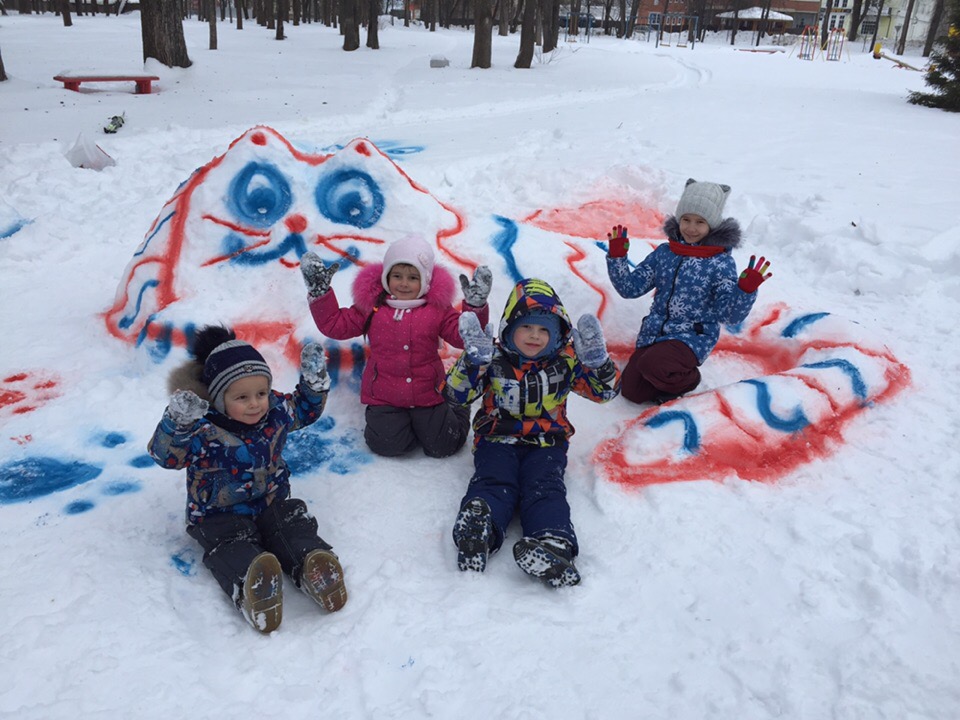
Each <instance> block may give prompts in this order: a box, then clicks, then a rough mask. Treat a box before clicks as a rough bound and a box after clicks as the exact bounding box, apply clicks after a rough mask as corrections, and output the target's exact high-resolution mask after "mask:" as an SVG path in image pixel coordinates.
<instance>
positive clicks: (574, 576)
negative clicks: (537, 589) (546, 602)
mask: <svg viewBox="0 0 960 720" xmlns="http://www.w3.org/2000/svg"><path fill="white" fill-rule="evenodd" d="M513 559H514V560H516V561H517V565H519V566H520V569H521V570H523V571H524V572H525V573H527V574H528V575H532V576H533V577H535V578H539V579H540V580H542V581H543V582H544V583H546V584H547V585H549V586H550V587H553V588H560V587H567V586H570V585H576V584H578V583H579V582H580V573H579V572H578V571H577V568H576V567H574V564H573V545H572V544H571V543H570V541H569V540H565V539H563V538H558V537H554V536H552V535H545V536H543V537H540V538H534V537H525V538H522V539H521V540H518V541H517V543H516V545H514V546H513Z"/></svg>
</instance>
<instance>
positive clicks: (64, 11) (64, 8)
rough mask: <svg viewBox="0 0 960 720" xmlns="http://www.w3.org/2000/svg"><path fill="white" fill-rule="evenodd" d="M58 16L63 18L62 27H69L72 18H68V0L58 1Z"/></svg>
mask: <svg viewBox="0 0 960 720" xmlns="http://www.w3.org/2000/svg"><path fill="white" fill-rule="evenodd" d="M60 14H61V15H62V16H63V26H64V27H71V26H72V25H73V18H71V17H70V0H60Z"/></svg>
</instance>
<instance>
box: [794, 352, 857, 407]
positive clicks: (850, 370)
mask: <svg viewBox="0 0 960 720" xmlns="http://www.w3.org/2000/svg"><path fill="white" fill-rule="evenodd" d="M800 367H805V368H813V369H814V370H819V369H822V368H837V369H838V370H840V371H842V372H843V374H844V375H846V376H847V377H849V378H850V385H851V386H852V387H851V389H852V390H853V394H854V395H856V396H857V397H858V398H859V399H860V400H861V401H864V400H866V399H867V384H866V383H865V382H864V381H863V375H862V374H861V373H860V370H859V369H858V368H857V366H856V365H854V364H853V363H852V362H850V361H849V360H840V359H836V360H823V361H821V362H815V363H807V364H805V365H801V366H800Z"/></svg>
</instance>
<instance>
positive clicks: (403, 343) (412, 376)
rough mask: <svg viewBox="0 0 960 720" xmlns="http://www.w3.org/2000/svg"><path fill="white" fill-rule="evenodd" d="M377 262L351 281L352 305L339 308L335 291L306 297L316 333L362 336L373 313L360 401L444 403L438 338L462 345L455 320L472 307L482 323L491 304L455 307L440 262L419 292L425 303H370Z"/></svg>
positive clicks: (405, 404) (407, 404)
mask: <svg viewBox="0 0 960 720" xmlns="http://www.w3.org/2000/svg"><path fill="white" fill-rule="evenodd" d="M382 271H383V265H382V264H381V263H375V264H371V265H367V266H366V267H365V268H363V269H362V270H360V272H359V273H357V277H356V279H355V280H354V281H353V300H354V304H353V305H351V306H350V307H348V308H341V307H340V306H339V304H338V302H337V296H336V293H335V292H334V291H333V289H330V290H329V291H328V292H327V293H326V294H324V295H322V296H320V297H318V298H313V299H312V300H311V301H310V312H311V313H312V314H313V319H314V321H315V322H316V323H317V328H319V330H320V332H322V333H323V334H324V335H326V336H327V337H329V338H332V339H334V340H347V339H349V338H354V337H358V336H360V335H363V328H364V325H365V324H366V322H367V318H369V317H370V315H371V313H372V314H373V319H372V320H371V321H370V327H369V329H368V330H367V339H368V341H369V343H370V353H369V357H368V358H367V364H366V366H365V367H364V369H363V377H362V378H361V380H360V402H362V403H363V404H364V405H390V406H392V407H402V408H412V407H433V406H434V405H439V404H440V403H442V402H444V399H443V396H441V395H440V392H439V390H438V388H440V387H441V385H442V384H443V381H444V376H445V370H444V367H443V363H442V362H441V360H440V339H441V338H442V339H444V340H446V341H447V342H448V343H450V344H451V345H453V346H454V347H456V348H458V349H463V340H462V339H461V338H460V330H459V328H458V324H459V321H460V313H461V312H475V313H476V315H477V319H478V320H479V321H480V325H481V326H484V327H485V326H486V324H487V321H488V319H489V315H490V309H489V306H487V305H484V306H483V307H482V308H472V307H470V306H469V305H467V304H466V303H462V304H461V310H460V312H458V311H457V310H455V309H454V308H453V307H452V306H451V303H452V302H453V298H454V283H453V277H452V276H451V275H450V273H449V272H448V271H447V270H446V269H444V268H443V267H441V266H439V265H437V266H435V267H434V269H433V276H432V278H431V280H430V288H429V290H427V292H426V294H425V295H424V296H423V297H424V299H425V300H426V301H427V303H426V304H425V305H421V306H420V307H417V308H412V309H410V310H396V309H394V308H392V307H390V306H389V305H386V304H383V305H381V306H380V307H378V308H376V309H375V308H374V306H375V304H376V301H377V297H378V296H379V295H380V293H381V292H382V291H383V285H381V283H380V275H381V272H382Z"/></svg>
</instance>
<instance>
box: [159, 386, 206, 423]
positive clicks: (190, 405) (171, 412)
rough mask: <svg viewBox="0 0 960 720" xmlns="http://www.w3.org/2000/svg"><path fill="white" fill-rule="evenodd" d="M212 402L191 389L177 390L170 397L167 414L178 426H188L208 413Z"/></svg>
mask: <svg viewBox="0 0 960 720" xmlns="http://www.w3.org/2000/svg"><path fill="white" fill-rule="evenodd" d="M209 409H210V403H208V402H207V401H206V400H204V399H203V398H201V397H200V396H199V395H197V394H196V393H194V392H192V391H191V390H177V391H176V392H175V393H174V394H173V395H172V396H171V397H170V404H169V405H167V415H168V416H169V417H170V419H171V420H173V424H174V425H176V426H177V427H178V428H188V427H190V426H191V425H193V424H194V423H195V422H196V421H197V420H199V419H200V418H202V417H203V416H204V415H206V414H207V411H208V410H209Z"/></svg>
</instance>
